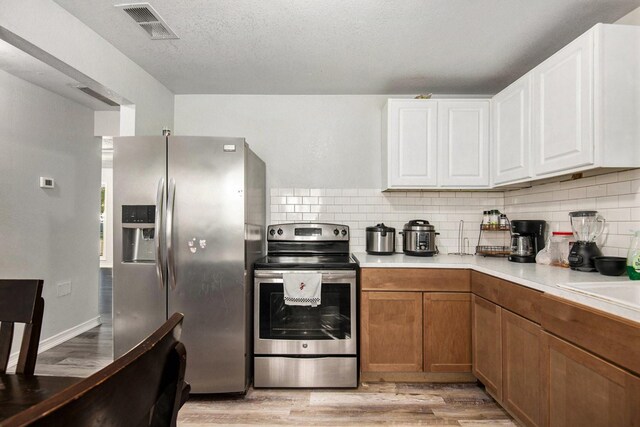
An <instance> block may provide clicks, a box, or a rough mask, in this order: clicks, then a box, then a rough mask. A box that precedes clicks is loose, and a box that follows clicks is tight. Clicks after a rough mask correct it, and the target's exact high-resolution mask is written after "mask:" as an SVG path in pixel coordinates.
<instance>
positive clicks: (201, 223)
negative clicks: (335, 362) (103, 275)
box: [113, 136, 266, 393]
mask: <svg viewBox="0 0 640 427" xmlns="http://www.w3.org/2000/svg"><path fill="white" fill-rule="evenodd" d="M113 182H114V192H113V201H114V217H115V218H114V229H113V230H114V232H113V234H114V250H113V253H114V266H113V267H114V270H113V316H114V319H113V330H114V356H115V357H119V356H121V355H122V354H124V353H126V352H127V351H129V350H130V349H131V348H133V347H134V346H135V345H136V344H138V343H139V342H140V341H141V340H142V339H143V338H145V337H146V336H147V335H148V334H149V333H151V332H152V331H153V330H155V329H156V328H158V327H159V326H160V325H161V324H162V323H163V322H164V321H165V320H166V319H167V316H168V315H171V314H173V313H174V312H181V313H183V314H184V316H185V317H184V323H183V330H182V337H181V341H182V342H183V343H184V344H185V347H186V349H187V372H186V378H187V381H188V382H189V383H190V384H191V391H192V392H194V393H231V392H244V391H246V389H247V386H248V383H249V380H250V366H251V363H250V362H251V361H250V358H251V353H252V352H251V343H252V330H251V325H252V284H253V277H252V268H251V267H252V264H253V261H254V260H255V259H257V258H259V257H261V256H263V255H264V230H265V206H266V205H265V202H266V199H265V197H266V194H265V164H264V162H263V161H262V160H260V158H258V156H256V155H255V153H253V152H252V151H251V150H250V149H249V147H248V145H247V144H246V142H245V140H244V139H242V138H214V137H186V136H168V137H164V136H157V137H156V136H149V137H120V138H114V164H113Z"/></svg>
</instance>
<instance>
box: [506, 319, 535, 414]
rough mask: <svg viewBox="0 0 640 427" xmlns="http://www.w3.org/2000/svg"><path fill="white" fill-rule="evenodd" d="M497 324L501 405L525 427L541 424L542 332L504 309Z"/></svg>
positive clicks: (532, 324)
mask: <svg viewBox="0 0 640 427" xmlns="http://www.w3.org/2000/svg"><path fill="white" fill-rule="evenodd" d="M501 321H502V403H503V405H504V406H505V407H506V409H508V410H510V411H511V412H512V413H513V414H514V415H515V416H516V417H518V419H519V420H520V421H522V422H523V423H525V424H526V425H530V426H539V425H542V424H541V422H542V420H541V408H540V406H541V403H542V399H541V398H540V392H541V391H542V390H541V387H542V384H541V372H540V371H541V365H540V339H541V338H540V337H541V335H542V329H541V328H540V326H539V325H536V324H535V323H533V322H530V321H529V320H527V319H525V318H523V317H520V316H518V315H517V314H514V313H511V312H510V311H508V310H504V309H503V310H501Z"/></svg>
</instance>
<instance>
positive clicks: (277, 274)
mask: <svg viewBox="0 0 640 427" xmlns="http://www.w3.org/2000/svg"><path fill="white" fill-rule="evenodd" d="M291 272H293V271H282V270H255V271H254V277H255V278H256V279H280V280H282V274H283V273H291ZM295 272H296V273H320V274H322V281H323V282H324V281H335V280H353V279H355V278H356V272H355V270H349V271H335V270H313V271H311V270H305V271H298V270H296V271H295Z"/></svg>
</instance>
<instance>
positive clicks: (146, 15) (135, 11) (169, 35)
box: [115, 3, 179, 40]
mask: <svg viewBox="0 0 640 427" xmlns="http://www.w3.org/2000/svg"><path fill="white" fill-rule="evenodd" d="M115 7H117V8H120V9H122V10H124V11H125V12H127V15H129V16H130V17H131V18H132V19H133V20H134V21H136V23H137V24H138V25H139V26H140V28H142V29H143V30H144V31H145V32H146V33H147V34H148V35H149V37H151V40H168V39H177V38H179V37H178V36H177V35H176V33H174V32H173V30H172V29H171V28H169V26H168V25H167V23H166V22H164V19H162V18H161V17H160V15H158V12H156V10H155V9H154V8H153V7H152V6H151V5H150V4H149V3H127V4H117V5H115Z"/></svg>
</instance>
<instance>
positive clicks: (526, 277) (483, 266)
mask: <svg viewBox="0 0 640 427" xmlns="http://www.w3.org/2000/svg"><path fill="white" fill-rule="evenodd" d="M353 255H354V256H355V257H356V258H357V259H358V262H359V263H360V267H361V268H466V269H470V270H475V271H478V272H480V273H486V274H489V275H491V276H495V277H499V278H501V279H504V280H508V281H510V282H514V283H518V284H520V285H523V286H526V287H528V288H532V289H537V290H539V291H542V292H546V293H548V294H551V295H556V296H559V297H562V298H565V299H567V300H569V301H574V302H577V303H580V304H583V305H586V306H589V307H593V308H596V309H598V310H602V311H605V312H607V313H611V314H615V315H617V316H620V317H624V318H626V319H629V320H633V321H635V322H639V323H640V310H634V309H632V308H629V307H626V306H623V305H619V304H616V303H614V302H610V301H606V300H603V299H600V298H597V297H593V296H589V295H584V294H581V293H577V292H573V291H570V290H567V289H562V288H559V287H558V286H557V285H566V284H570V283H584V282H602V283H607V282H622V281H629V282H633V283H634V284H636V283H637V285H638V286H640V281H631V280H630V279H629V278H628V277H627V276H624V275H623V276H617V277H611V276H603V275H601V274H599V273H584V272H580V271H574V270H571V269H569V268H562V267H555V266H550V265H540V264H534V263H530V264H523V263H517V262H510V261H508V260H507V258H491V257H482V256H474V255H465V256H460V255H436V256H433V257H416V256H409V255H404V254H402V253H396V254H393V255H369V254H367V253H365V252H356V253H354V254H353Z"/></svg>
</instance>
